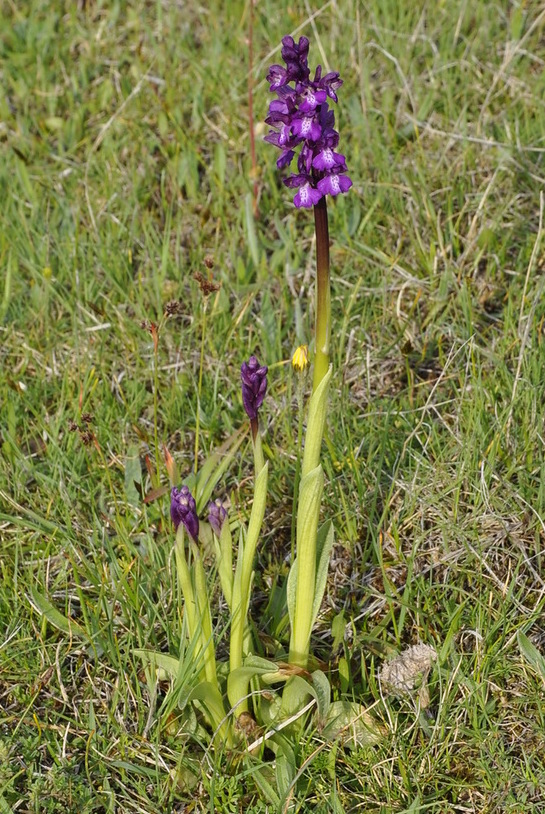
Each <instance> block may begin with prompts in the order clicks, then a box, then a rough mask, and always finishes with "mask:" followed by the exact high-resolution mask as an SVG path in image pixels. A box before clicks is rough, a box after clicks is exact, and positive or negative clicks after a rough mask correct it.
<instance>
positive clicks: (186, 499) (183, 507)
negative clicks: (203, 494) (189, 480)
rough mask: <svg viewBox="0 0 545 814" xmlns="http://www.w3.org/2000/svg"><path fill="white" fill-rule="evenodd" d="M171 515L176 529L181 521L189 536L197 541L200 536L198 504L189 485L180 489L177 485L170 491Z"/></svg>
mask: <svg viewBox="0 0 545 814" xmlns="http://www.w3.org/2000/svg"><path fill="white" fill-rule="evenodd" d="M170 516H171V518H172V522H173V523H174V528H175V529H176V530H178V526H179V525H180V523H183V524H184V526H185V528H186V530H187V533H188V534H189V536H190V537H191V538H192V539H193V540H194V541H195V542H197V539H198V537H199V518H198V516H197V505H196V503H195V499H194V497H193V495H192V494H191V492H190V491H189V488H188V487H187V486H185V485H184V486H182V487H181V488H180V489H178V487H177V486H173V487H172V491H171V493H170Z"/></svg>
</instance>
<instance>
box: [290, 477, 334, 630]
mask: <svg viewBox="0 0 545 814" xmlns="http://www.w3.org/2000/svg"><path fill="white" fill-rule="evenodd" d="M323 488H324V475H323V471H322V467H321V466H317V467H316V468H315V469H313V470H312V471H311V472H309V473H308V474H307V475H305V477H304V478H302V479H301V484H300V487H299V508H298V510H297V556H296V558H295V562H294V563H293V565H292V567H291V568H290V573H289V575H288V585H287V604H288V613H289V617H290V624H291V630H292V641H293V632H294V630H295V628H296V621H297V620H296V618H295V614H296V597H297V592H298V587H297V584H298V581H299V563H300V562H303V579H304V581H305V586H304V593H305V596H306V600H308V605H307V606H306V607H301V608H297V612H298V613H299V612H300V611H304V613H305V616H306V617H307V618H306V620H305V624H304V628H305V630H307V629H308V632H309V633H310V630H311V629H312V613H313V610H314V595H315V588H316V569H317V559H316V553H317V550H318V548H317V545H318V540H317V536H316V525H317V523H318V516H319V512H320V503H321V500H322V492H323ZM302 544H304V546H305V548H303V545H302ZM309 546H312V549H313V551H312V550H310V549H309ZM312 555H313V556H314V562H309V560H308V557H309V556H312ZM326 577H327V574H326ZM300 590H303V588H301V589H300ZM311 602H312V606H311V605H310V603H311ZM309 621H310V627H309ZM298 624H299V626H301V625H302V621H301V619H299V622H298ZM303 635H306V634H305V633H303Z"/></svg>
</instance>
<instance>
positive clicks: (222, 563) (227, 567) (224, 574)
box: [214, 518, 233, 611]
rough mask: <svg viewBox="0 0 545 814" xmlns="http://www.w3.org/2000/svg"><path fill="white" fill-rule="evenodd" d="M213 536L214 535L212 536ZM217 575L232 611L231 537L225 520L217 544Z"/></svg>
mask: <svg viewBox="0 0 545 814" xmlns="http://www.w3.org/2000/svg"><path fill="white" fill-rule="evenodd" d="M214 536H215V535H214ZM218 550H219V557H218V574H219V578H220V584H221V590H222V591H223V595H224V597H225V601H226V602H227V606H228V608H229V610H230V611H232V610H233V537H232V535H231V529H230V527H229V519H228V518H226V519H225V521H224V523H223V526H222V528H221V534H220V538H219V543H218Z"/></svg>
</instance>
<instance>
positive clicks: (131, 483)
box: [125, 445, 142, 506]
mask: <svg viewBox="0 0 545 814" xmlns="http://www.w3.org/2000/svg"><path fill="white" fill-rule="evenodd" d="M136 484H138V486H140V487H141V486H142V467H141V466H140V456H139V454H138V447H137V446H135V445H133V446H131V447H129V449H128V451H127V457H126V458H125V495H126V496H127V501H128V502H129V503H130V504H131V506H138V505H139V504H140V494H141V493H140V491H139V490H138V489H137V486H136Z"/></svg>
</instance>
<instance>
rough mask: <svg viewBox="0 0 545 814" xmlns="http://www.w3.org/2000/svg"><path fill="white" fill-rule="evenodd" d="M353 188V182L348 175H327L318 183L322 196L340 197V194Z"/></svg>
mask: <svg viewBox="0 0 545 814" xmlns="http://www.w3.org/2000/svg"><path fill="white" fill-rule="evenodd" d="M351 186H352V181H351V180H350V178H349V177H348V175H326V177H325V178H322V180H321V181H318V189H319V190H320V192H321V193H322V195H338V194H339V192H347V191H348V190H349V189H350V187H351Z"/></svg>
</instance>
